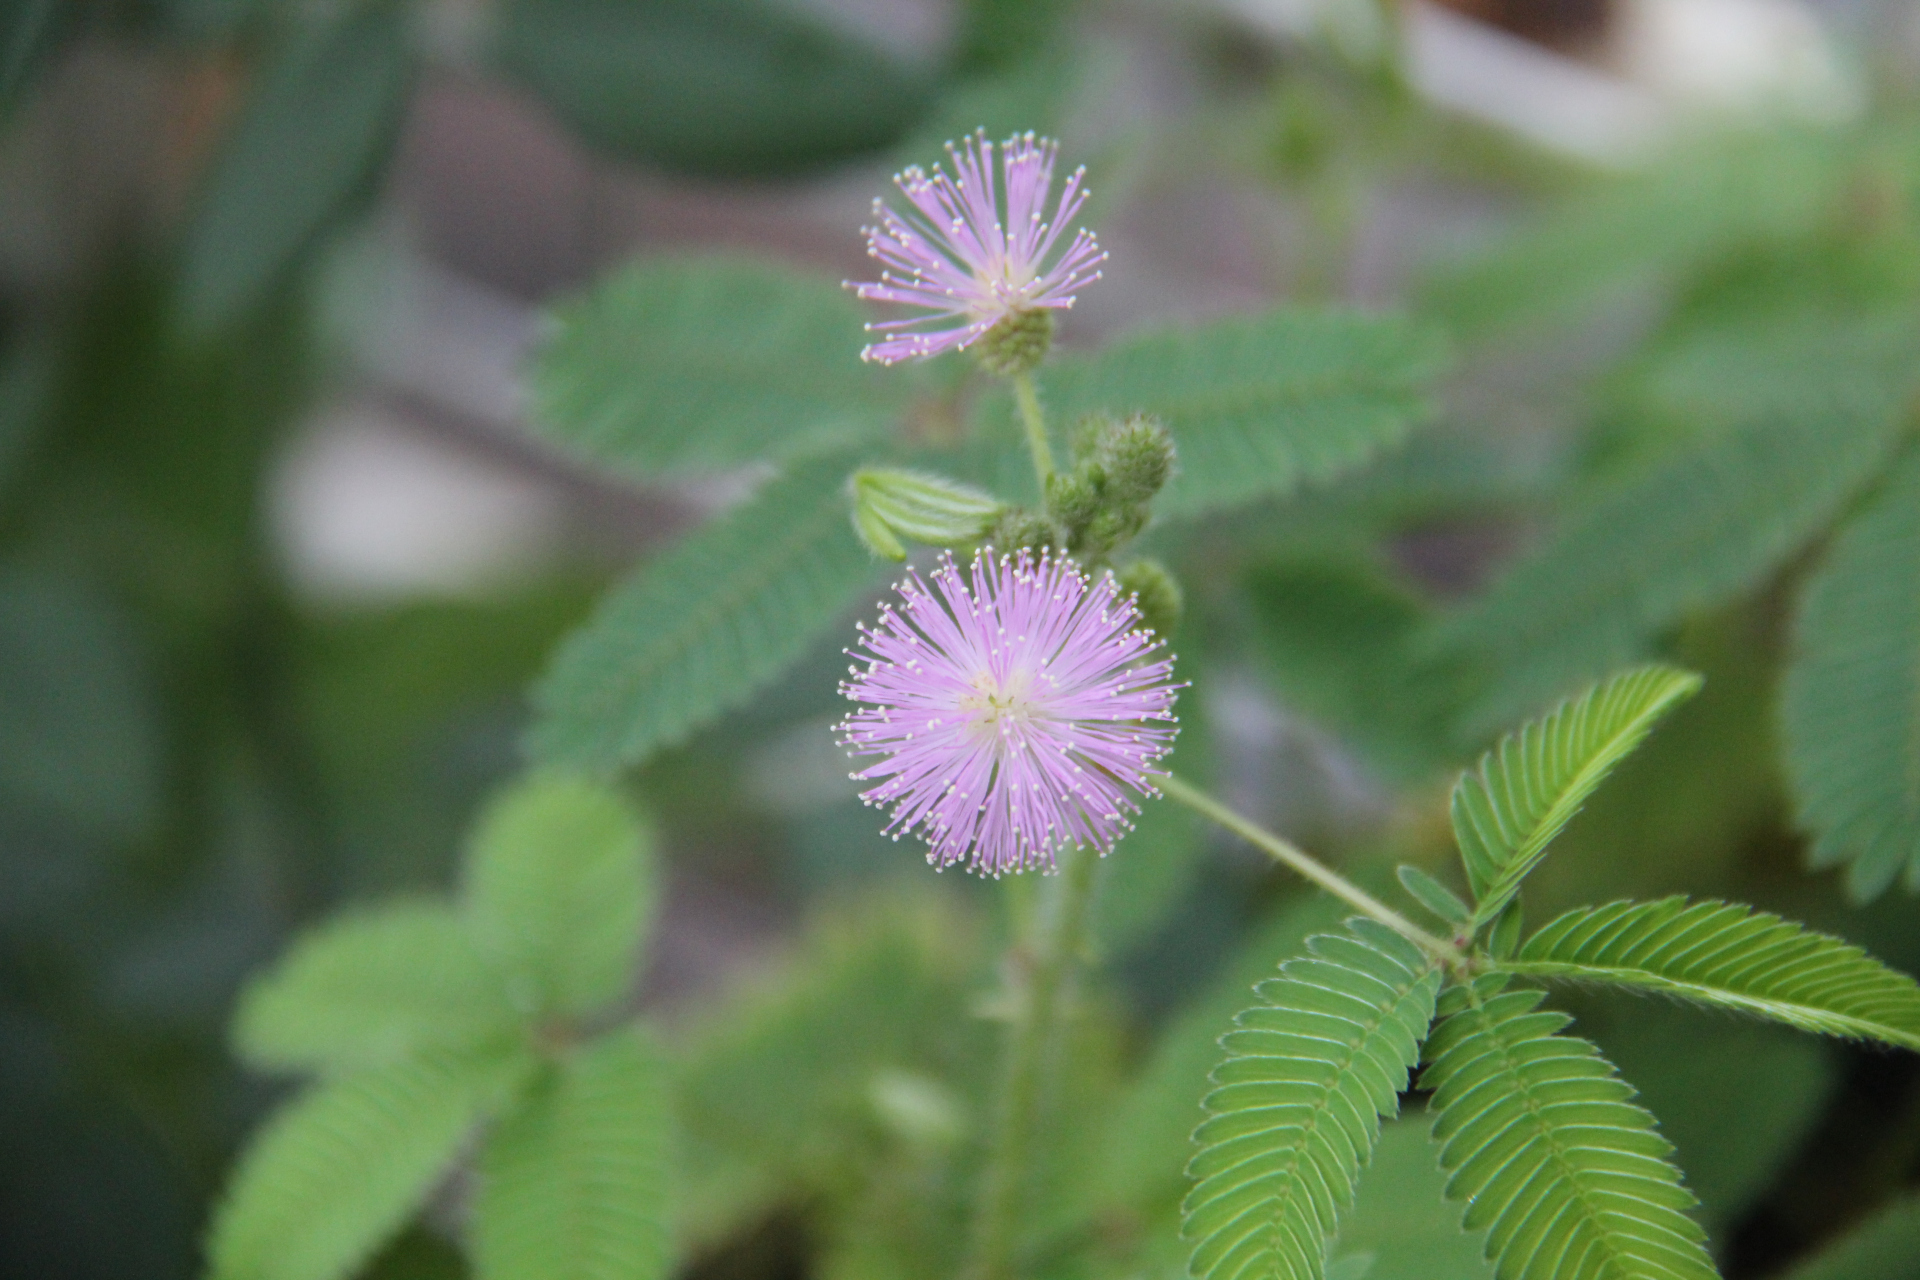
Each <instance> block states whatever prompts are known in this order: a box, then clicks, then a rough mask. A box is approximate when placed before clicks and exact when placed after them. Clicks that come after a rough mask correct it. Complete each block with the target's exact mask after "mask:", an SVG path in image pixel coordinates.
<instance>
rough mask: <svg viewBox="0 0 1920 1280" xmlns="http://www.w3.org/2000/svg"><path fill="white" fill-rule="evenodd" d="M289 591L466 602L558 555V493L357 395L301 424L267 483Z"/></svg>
mask: <svg viewBox="0 0 1920 1280" xmlns="http://www.w3.org/2000/svg"><path fill="white" fill-rule="evenodd" d="M272 496H273V503H272V510H273V513H274V526H275V533H276V535H277V538H278V541H279V544H280V548H281V553H282V555H283V557H284V559H285V563H286V567H287V570H288V573H289V576H290V578H291V579H292V583H293V586H294V589H295V590H296V591H298V592H299V593H300V594H301V595H302V596H303V597H305V598H307V599H308V600H310V601H312V602H314V603H319V604H330V605H374V604H381V603H389V602H392V601H395V600H404V599H408V598H415V597H428V598H474V597H484V596H487V595H490V594H493V593H496V592H500V591H504V590H508V589H511V588H512V587H514V586H517V585H520V584H523V583H526V582H529V581H531V580H533V579H534V578H535V577H536V576H538V575H539V573H540V572H541V571H542V570H546V569H550V568H551V567H552V566H553V564H554V562H555V560H556V559H557V557H558V556H559V554H560V551H561V549H562V545H563V535H564V532H565V527H566V511H565V500H564V499H565V495H564V494H563V493H562V492H561V491H560V490H559V489H558V488H557V487H556V486H554V485H552V484H551V483H548V482H545V481H543V480H541V479H540V478H538V477H536V476H530V475H528V474H526V473H525V472H524V471H522V470H520V469H517V468H513V467H510V466H506V465H503V464H500V463H496V462H490V461H487V460H485V459H483V458H481V457H479V456H477V455H476V454H474V453H473V452H470V451H466V450H462V449H459V448H457V447H452V446H449V445H447V444H445V443H442V442H440V441H436V440H434V439H432V438H431V437H428V436H425V435H423V434H422V433H421V432H420V429H419V428H418V427H417V426H416V425H414V424H412V423H410V422H409V421H408V420H407V418H406V417H405V416H404V415H402V414H399V413H396V412H394V411H392V410H388V409H384V408H382V407H381V406H379V405H378V404H375V403H370V402H367V401H364V400H354V401H347V402H344V403H340V404H337V405H334V406H331V407H329V408H328V409H326V410H325V411H323V412H322V413H320V414H319V415H318V416H316V417H315V418H314V420H313V421H312V422H311V423H309V424H308V426H307V428H306V430H305V431H304V432H303V433H302V434H301V435H300V436H299V437H298V438H297V440H296V441H295V442H294V445H293V447H292V448H291V449H290V450H289V451H288V453H287V454H286V456H285V457H284V459H283V460H282V462H281V465H280V467H279V468H278V471H277V474H276V476H275V478H274V481H273V495H272Z"/></svg>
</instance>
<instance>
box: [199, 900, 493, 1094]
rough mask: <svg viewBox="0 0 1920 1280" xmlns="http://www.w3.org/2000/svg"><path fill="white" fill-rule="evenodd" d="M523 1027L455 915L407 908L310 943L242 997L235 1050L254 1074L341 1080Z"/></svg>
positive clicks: (335, 926)
mask: <svg viewBox="0 0 1920 1280" xmlns="http://www.w3.org/2000/svg"><path fill="white" fill-rule="evenodd" d="M518 1026H519V1019H518V1018H517V1017H516V1015H515V1012H514V1009H513V1006H512V1005H511V1004H509V1003H508V1001H507V988H506V983H505V982H504V981H503V979H502V977H501V975H500V973H499V972H498V971H497V970H496V969H494V968H493V966H492V965H490V964H489V963H488V962H487V960H486V959H485V958H483V957H482V955H481V953H480V951H479V949H478V948H477V947H475V945H474V943H473V939H472V937H471V935H470V934H469V932H468V929H467V926H466V923H465V922H464V921H462V920H461V919H460V917H459V916H458V915H457V914H456V913H455V912H454V911H453V909H452V908H451V907H447V906H444V905H442V904H440V903H436V902H398V903H391V904H388V905H386V906H383V907H377V908H373V909H370V910H363V911H360V912H355V913H350V914H348V915H345V916H342V917H340V918H338V919H335V920H330V921H328V922H327V923H326V924H323V925H321V926H320V927H319V928H317V929H315V930H313V931H312V932H310V933H307V934H305V935H304V936H302V937H301V938H300V940H299V941H298V942H296V943H295V944H294V946H293V949H292V950H291V951H289V952H288V954H287V955H286V956H285V957H283V958H282V959H281V960H280V961H279V962H278V963H277V964H275V965H274V966H273V967H272V968H271V969H269V970H267V971H266V972H265V973H263V974H260V975H259V976H257V977H255V978H253V979H252V980H251V981H250V982H248V984H247V986H246V989H245V990H244V991H242V992H241V995H240V1005H239V1009H238V1011H237V1012H236V1013H235V1015H234V1025H233V1042H234V1047H235V1050H236V1051H237V1052H238V1053H239V1054H240V1056H241V1057H243V1058H245V1059H246V1060H247V1061H248V1062H251V1063H253V1064H254V1065H255V1066H261V1067H303V1068H311V1069H314V1070H320V1071H339V1070H342V1069H349V1068H356V1067H367V1066H376V1065H380V1064H384V1063H390V1062H393V1061H395V1060H397V1059H399V1058H402V1057H405V1056H407V1055H408V1054H412V1053H417V1052H420V1051H423V1050H428V1049H454V1048H465V1047H473V1046H476V1045H480V1044H485V1043H487V1042H490V1041H491V1042H499V1041H504V1040H506V1039H507V1038H508V1037H510V1036H512V1035H513V1034H514V1032H515V1031H516V1029H517V1028H518Z"/></svg>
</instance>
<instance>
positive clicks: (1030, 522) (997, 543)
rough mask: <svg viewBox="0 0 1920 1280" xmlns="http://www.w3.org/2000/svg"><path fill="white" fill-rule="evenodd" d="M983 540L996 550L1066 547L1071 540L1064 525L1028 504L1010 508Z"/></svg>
mask: <svg viewBox="0 0 1920 1280" xmlns="http://www.w3.org/2000/svg"><path fill="white" fill-rule="evenodd" d="M981 541H982V542H984V543H986V544H987V545H988V546H990V547H992V548H993V549H994V550H996V551H1018V550H1020V549H1021V548H1023V547H1024V548H1026V549H1027V550H1029V551H1039V550H1041V549H1042V548H1045V547H1053V548H1056V549H1059V548H1064V547H1065V546H1066V545H1067V540H1066V538H1065V537H1063V536H1062V535H1061V532H1060V527H1059V526H1058V525H1056V524H1054V522H1053V521H1051V520H1049V519H1047V517H1046V516H1045V515H1043V514H1041V513H1040V512H1038V511H1033V510H1029V509H1028V508H1026V507H1007V508H1005V509H1004V510H1002V511H1001V513H1000V516H999V518H998V519H996V520H995V521H994V522H993V523H992V524H991V525H989V526H987V532H986V535H985V536H984V537H982V538H981Z"/></svg>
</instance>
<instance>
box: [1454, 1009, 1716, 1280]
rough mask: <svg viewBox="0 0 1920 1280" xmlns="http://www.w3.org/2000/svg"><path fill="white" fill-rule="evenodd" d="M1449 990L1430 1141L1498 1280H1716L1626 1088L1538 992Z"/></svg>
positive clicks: (1650, 1127) (1675, 1182) (1687, 1203)
mask: <svg viewBox="0 0 1920 1280" xmlns="http://www.w3.org/2000/svg"><path fill="white" fill-rule="evenodd" d="M1502 981H1503V979H1500V978H1498V977H1495V978H1492V979H1480V980H1478V981H1477V982H1476V983H1475V984H1474V985H1473V986H1472V987H1455V988H1453V989H1452V990H1450V991H1449V992H1448V993H1447V994H1446V996H1445V997H1443V998H1442V1000H1441V1003H1440V1010H1441V1013H1442V1015H1443V1020H1442V1021H1441V1023H1440V1024H1439V1026H1438V1027H1436V1028H1435V1029H1434V1032H1433V1035H1432V1036H1431V1038H1429V1039H1428V1041H1427V1046H1426V1057H1427V1060H1428V1064H1429V1065H1428V1066H1427V1068H1426V1069H1425V1071H1423V1072H1422V1073H1421V1077H1420V1086H1421V1087H1422V1088H1425V1089H1432V1090H1434V1095H1433V1099H1432V1102H1431V1103H1430V1104H1429V1107H1430V1110H1431V1111H1432V1112H1433V1114H1434V1122H1433V1137H1434V1141H1436V1142H1439V1143H1441V1144H1443V1145H1442V1147H1441V1152H1440V1164H1441V1167H1442V1168H1444V1169H1445V1170H1446V1171H1447V1172H1448V1174H1449V1175H1450V1176H1449V1178H1448V1180H1447V1198H1448V1199H1450V1200H1455V1201H1461V1202H1464V1203H1465V1204H1466V1206H1467V1207H1466V1212H1465V1214H1464V1217H1463V1225H1465V1226H1466V1228H1467V1229H1468V1230H1470V1231H1473V1230H1485V1231H1487V1243H1486V1253H1487V1257H1488V1258H1490V1259H1491V1260H1493V1262H1494V1265H1495V1274H1496V1275H1497V1276H1498V1277H1499V1278H1500V1280H1615V1278H1616V1277H1632V1280H1714V1277H1715V1276H1716V1275H1717V1273H1716V1272H1715V1270H1714V1267H1713V1263H1712V1261H1711V1260H1710V1259H1709V1258H1708V1257H1707V1252H1706V1250H1705V1248H1704V1247H1702V1243H1701V1242H1702V1240H1703V1239H1704V1238H1705V1233H1704V1232H1703V1231H1702V1230H1701V1229H1700V1227H1699V1225H1698V1224H1697V1223H1695V1222H1694V1221H1693V1219H1691V1218H1689V1217H1688V1216H1687V1214H1686V1210H1687V1209H1689V1208H1691V1207H1692V1206H1693V1203H1694V1201H1693V1196H1692V1195H1691V1194H1689V1193H1688V1191H1687V1190H1686V1188H1685V1187H1683V1186H1681V1185H1680V1171H1679V1170H1677V1169H1675V1168H1674V1167H1673V1165H1672V1164H1671V1163H1670V1162H1669V1161H1668V1160H1667V1156H1668V1155H1669V1153H1670V1152H1671V1150H1672V1148H1671V1146H1670V1145H1669V1144H1668V1142H1667V1141H1666V1139H1664V1138H1662V1137H1661V1136H1660V1134H1659V1132H1658V1131H1657V1130H1656V1129H1655V1127H1654V1121H1653V1117H1652V1116H1650V1115H1648V1114H1647V1113H1646V1112H1645V1111H1644V1110H1642V1109H1641V1108H1640V1107H1637V1106H1635V1105H1633V1102H1632V1099H1633V1096H1634V1093H1633V1088H1632V1086H1630V1085H1628V1084H1627V1083H1626V1082H1625V1081H1624V1080H1621V1079H1620V1077H1619V1076H1618V1075H1617V1074H1615V1072H1614V1069H1613V1067H1612V1065H1611V1064H1610V1063H1608V1062H1607V1061H1606V1059H1604V1058H1602V1057H1601V1056H1600V1055H1599V1053H1598V1052H1597V1051H1595V1049H1594V1047H1593V1046H1592V1045H1590V1044H1588V1043H1587V1042H1586V1041H1585V1040H1581V1039H1577V1038H1575V1037H1573V1036H1563V1035H1559V1034H1557V1033H1558V1032H1559V1031H1560V1030H1561V1028H1563V1027H1565V1026H1566V1025H1567V1023H1568V1022H1569V1021H1570V1019H1568V1018H1567V1016H1566V1015H1565V1014H1560V1013H1552V1012H1540V1011H1537V1006H1538V1005H1539V1003H1540V1001H1541V998H1542V993H1541V992H1539V991H1526V990H1514V991H1506V992H1501V991H1500V989H1499V986H1500V983H1501V982H1502Z"/></svg>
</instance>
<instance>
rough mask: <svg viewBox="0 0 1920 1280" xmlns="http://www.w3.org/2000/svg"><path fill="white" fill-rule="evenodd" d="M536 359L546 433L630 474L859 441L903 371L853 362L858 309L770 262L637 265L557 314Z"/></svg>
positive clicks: (891, 406) (818, 282)
mask: <svg viewBox="0 0 1920 1280" xmlns="http://www.w3.org/2000/svg"><path fill="white" fill-rule="evenodd" d="M555 321H556V323H555V327H554V330H553V333H552V336H551V337H550V338H549V340H548V341H547V343H546V345H545V346H544V347H543V348H542V349H541V352H540V355H539V357H538V359H537V360H536V362H535V365H534V373H533V394H534V418H535V421H536V422H538V423H539V424H540V426H541V428H542V430H544V431H545V432H546V433H547V434H548V435H550V436H552V437H553V438H554V439H556V440H558V441H560V442H561V443H563V444H565V445H567V446H568V447H570V448H573V449H576V450H578V451H579V452H581V453H582V454H584V455H586V456H587V457H590V458H594V459H597V460H600V461H603V462H607V463H609V464H611V465H613V466H615V467H618V468H619V469H620V470H622V471H625V472H626V473H628V474H630V475H639V476H647V475H653V474H657V473H662V472H665V473H681V472H699V471H717V470H722V469H724V468H727V467H737V466H741V465H743V464H746V463H750V462H767V461H778V460H780V459H782V458H787V457H791V456H793V455H796V454H802V453H808V452H817V451H819V450H821V449H822V448H825V447H828V446H831V445H835V444H845V443H851V442H857V441H861V440H866V439H869V438H872V437H874V436H877V435H880V434H881V433H883V432H884V431H885V430H886V428H887V427H888V425H889V424H891V423H892V421H893V420H894V419H895V417H897V416H898V414H899V413H900V411H901V409H902V408H903V407H904V406H905V404H906V399H907V395H908V394H909V392H910V391H911V389H912V387H913V384H914V379H913V378H912V377H911V376H907V375H904V374H902V373H901V372H900V371H894V370H881V369H875V368H873V367H872V366H869V365H865V364H863V363H862V362H861V360H860V344H861V340H862V339H861V325H862V323H863V321H864V317H863V315H862V314H861V310H860V306H859V304H858V303H857V302H855V301H854V300H853V298H852V296H851V295H850V294H848V293H847V292H846V291H845V290H843V289H840V288H838V287H836V286H835V285H833V284H832V283H831V282H829V281H827V280H823V279H818V278H815V277H812V276H808V275H805V274H802V273H800V272H796V271H793V270H791V269H789V268H786V267H782V266H779V265H777V264H774V263H770V262H754V261H749V260H746V259H740V258H694V259H683V260H670V261H651V262H640V263H636V264H634V265H633V266H630V267H628V268H626V269H625V270H623V271H620V272H618V273H616V274H615V275H614V276H612V277H611V278H610V279H608V280H606V281H604V282H602V283H601V284H599V285H597V286H595V287H594V288H593V289H591V290H589V291H588V292H587V293H585V294H584V295H582V296H581V297H579V298H577V299H575V300H573V301H572V302H569V303H566V304H563V305H562V306H561V307H560V308H559V309H558V311H557V312H556V313H555Z"/></svg>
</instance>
